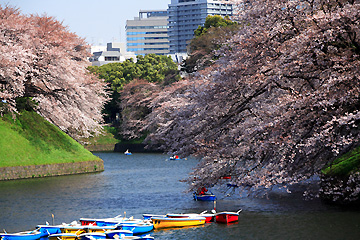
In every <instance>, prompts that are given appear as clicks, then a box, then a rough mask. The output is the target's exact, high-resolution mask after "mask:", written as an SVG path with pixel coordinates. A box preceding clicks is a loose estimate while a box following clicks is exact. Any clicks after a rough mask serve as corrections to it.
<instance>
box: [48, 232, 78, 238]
mask: <svg viewBox="0 0 360 240" xmlns="http://www.w3.org/2000/svg"><path fill="white" fill-rule="evenodd" d="M77 236H78V235H76V234H75V233H57V234H51V235H50V236H49V240H76V239H77Z"/></svg>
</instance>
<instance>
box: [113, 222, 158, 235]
mask: <svg viewBox="0 0 360 240" xmlns="http://www.w3.org/2000/svg"><path fill="white" fill-rule="evenodd" d="M120 226H121V229H122V230H129V231H132V232H133V233H134V235H136V234H143V233H147V232H150V231H151V230H153V229H154V225H153V224H152V223H145V222H143V223H138V224H126V223H125V224H120Z"/></svg>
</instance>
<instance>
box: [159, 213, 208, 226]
mask: <svg viewBox="0 0 360 240" xmlns="http://www.w3.org/2000/svg"><path fill="white" fill-rule="evenodd" d="M206 212H207V211H204V212H202V213H168V214H167V215H166V216H167V217H168V218H191V217H204V218H205V222H206V223H209V222H213V221H214V216H215V214H213V213H206Z"/></svg>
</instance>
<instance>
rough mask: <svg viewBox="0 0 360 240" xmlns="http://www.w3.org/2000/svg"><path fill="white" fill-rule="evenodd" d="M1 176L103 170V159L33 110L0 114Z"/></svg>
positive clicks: (7, 177)
mask: <svg viewBox="0 0 360 240" xmlns="http://www.w3.org/2000/svg"><path fill="white" fill-rule="evenodd" d="M0 135H1V138H0V180H12V179H20V178H33V177H46V176H58V175H68V174H79V173H88V172H98V171H103V170H104V163H103V161H102V160H101V159H100V158H99V157H97V156H94V155H93V154H92V153H91V152H90V151H88V150H86V149H85V148H84V147H83V146H82V145H81V144H79V143H78V142H76V141H75V140H74V139H72V138H71V137H69V136H68V135H66V134H65V133H64V132H62V131H61V130H60V129H58V128H57V127H56V126H54V125H53V124H51V123H49V122H47V121H46V120H44V119H43V118H42V117H41V116H39V115H38V114H37V113H35V112H27V111H24V112H21V114H17V115H16V118H15V119H14V118H13V116H12V115H5V116H3V117H2V118H0Z"/></svg>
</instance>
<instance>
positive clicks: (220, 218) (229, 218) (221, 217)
mask: <svg viewBox="0 0 360 240" xmlns="http://www.w3.org/2000/svg"><path fill="white" fill-rule="evenodd" d="M241 211H242V209H240V210H239V211H237V212H220V213H216V214H215V220H216V222H218V223H231V222H236V221H238V220H239V213H240V212H241Z"/></svg>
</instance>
